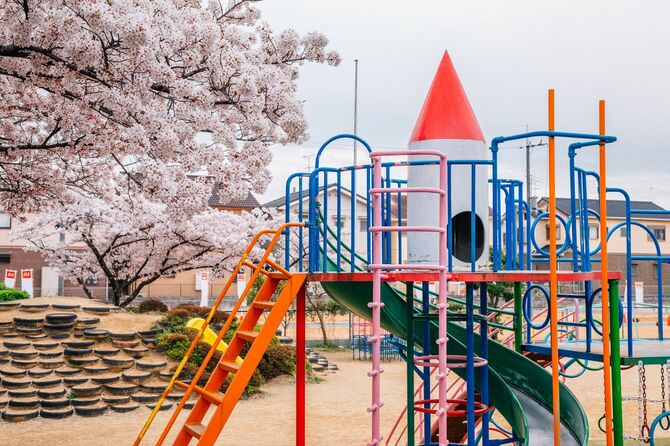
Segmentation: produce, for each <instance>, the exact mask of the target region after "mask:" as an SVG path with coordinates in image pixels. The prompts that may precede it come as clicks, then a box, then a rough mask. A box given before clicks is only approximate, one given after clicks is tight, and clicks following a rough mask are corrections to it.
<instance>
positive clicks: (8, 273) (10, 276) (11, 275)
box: [5, 269, 16, 279]
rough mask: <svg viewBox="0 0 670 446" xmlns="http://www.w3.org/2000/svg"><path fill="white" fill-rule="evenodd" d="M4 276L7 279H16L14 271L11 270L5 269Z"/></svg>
mask: <svg viewBox="0 0 670 446" xmlns="http://www.w3.org/2000/svg"><path fill="white" fill-rule="evenodd" d="M5 277H6V278H8V279H16V271H12V270H9V269H8V270H6V271H5Z"/></svg>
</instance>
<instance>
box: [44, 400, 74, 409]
mask: <svg viewBox="0 0 670 446" xmlns="http://www.w3.org/2000/svg"><path fill="white" fill-rule="evenodd" d="M40 405H41V406H42V408H46V409H61V408H63V407H70V400H69V399H67V398H55V399H50V400H42V401H40Z"/></svg>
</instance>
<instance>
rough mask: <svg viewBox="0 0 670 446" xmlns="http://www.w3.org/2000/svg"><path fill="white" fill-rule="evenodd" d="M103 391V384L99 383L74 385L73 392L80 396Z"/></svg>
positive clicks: (96, 394) (92, 394) (98, 393)
mask: <svg viewBox="0 0 670 446" xmlns="http://www.w3.org/2000/svg"><path fill="white" fill-rule="evenodd" d="M101 392H102V386H101V385H99V384H90V383H88V384H79V385H77V386H74V387H72V393H74V394H75V395H76V396H78V397H87V396H98V395H100V393H101Z"/></svg>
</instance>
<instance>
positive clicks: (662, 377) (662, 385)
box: [661, 365, 666, 412]
mask: <svg viewBox="0 0 670 446" xmlns="http://www.w3.org/2000/svg"><path fill="white" fill-rule="evenodd" d="M661 401H663V402H662V403H661V407H662V408H663V409H662V411H663V412H665V410H666V409H665V365H661Z"/></svg>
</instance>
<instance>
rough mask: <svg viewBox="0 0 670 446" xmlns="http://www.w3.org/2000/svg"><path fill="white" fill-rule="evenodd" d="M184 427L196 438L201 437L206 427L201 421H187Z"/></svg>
mask: <svg viewBox="0 0 670 446" xmlns="http://www.w3.org/2000/svg"><path fill="white" fill-rule="evenodd" d="M184 429H186V431H187V432H188V433H189V434H191V435H192V436H193V437H195V438H200V437H202V435H203V434H204V433H205V429H206V427H205V426H203V425H202V424H200V423H186V424H184Z"/></svg>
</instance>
